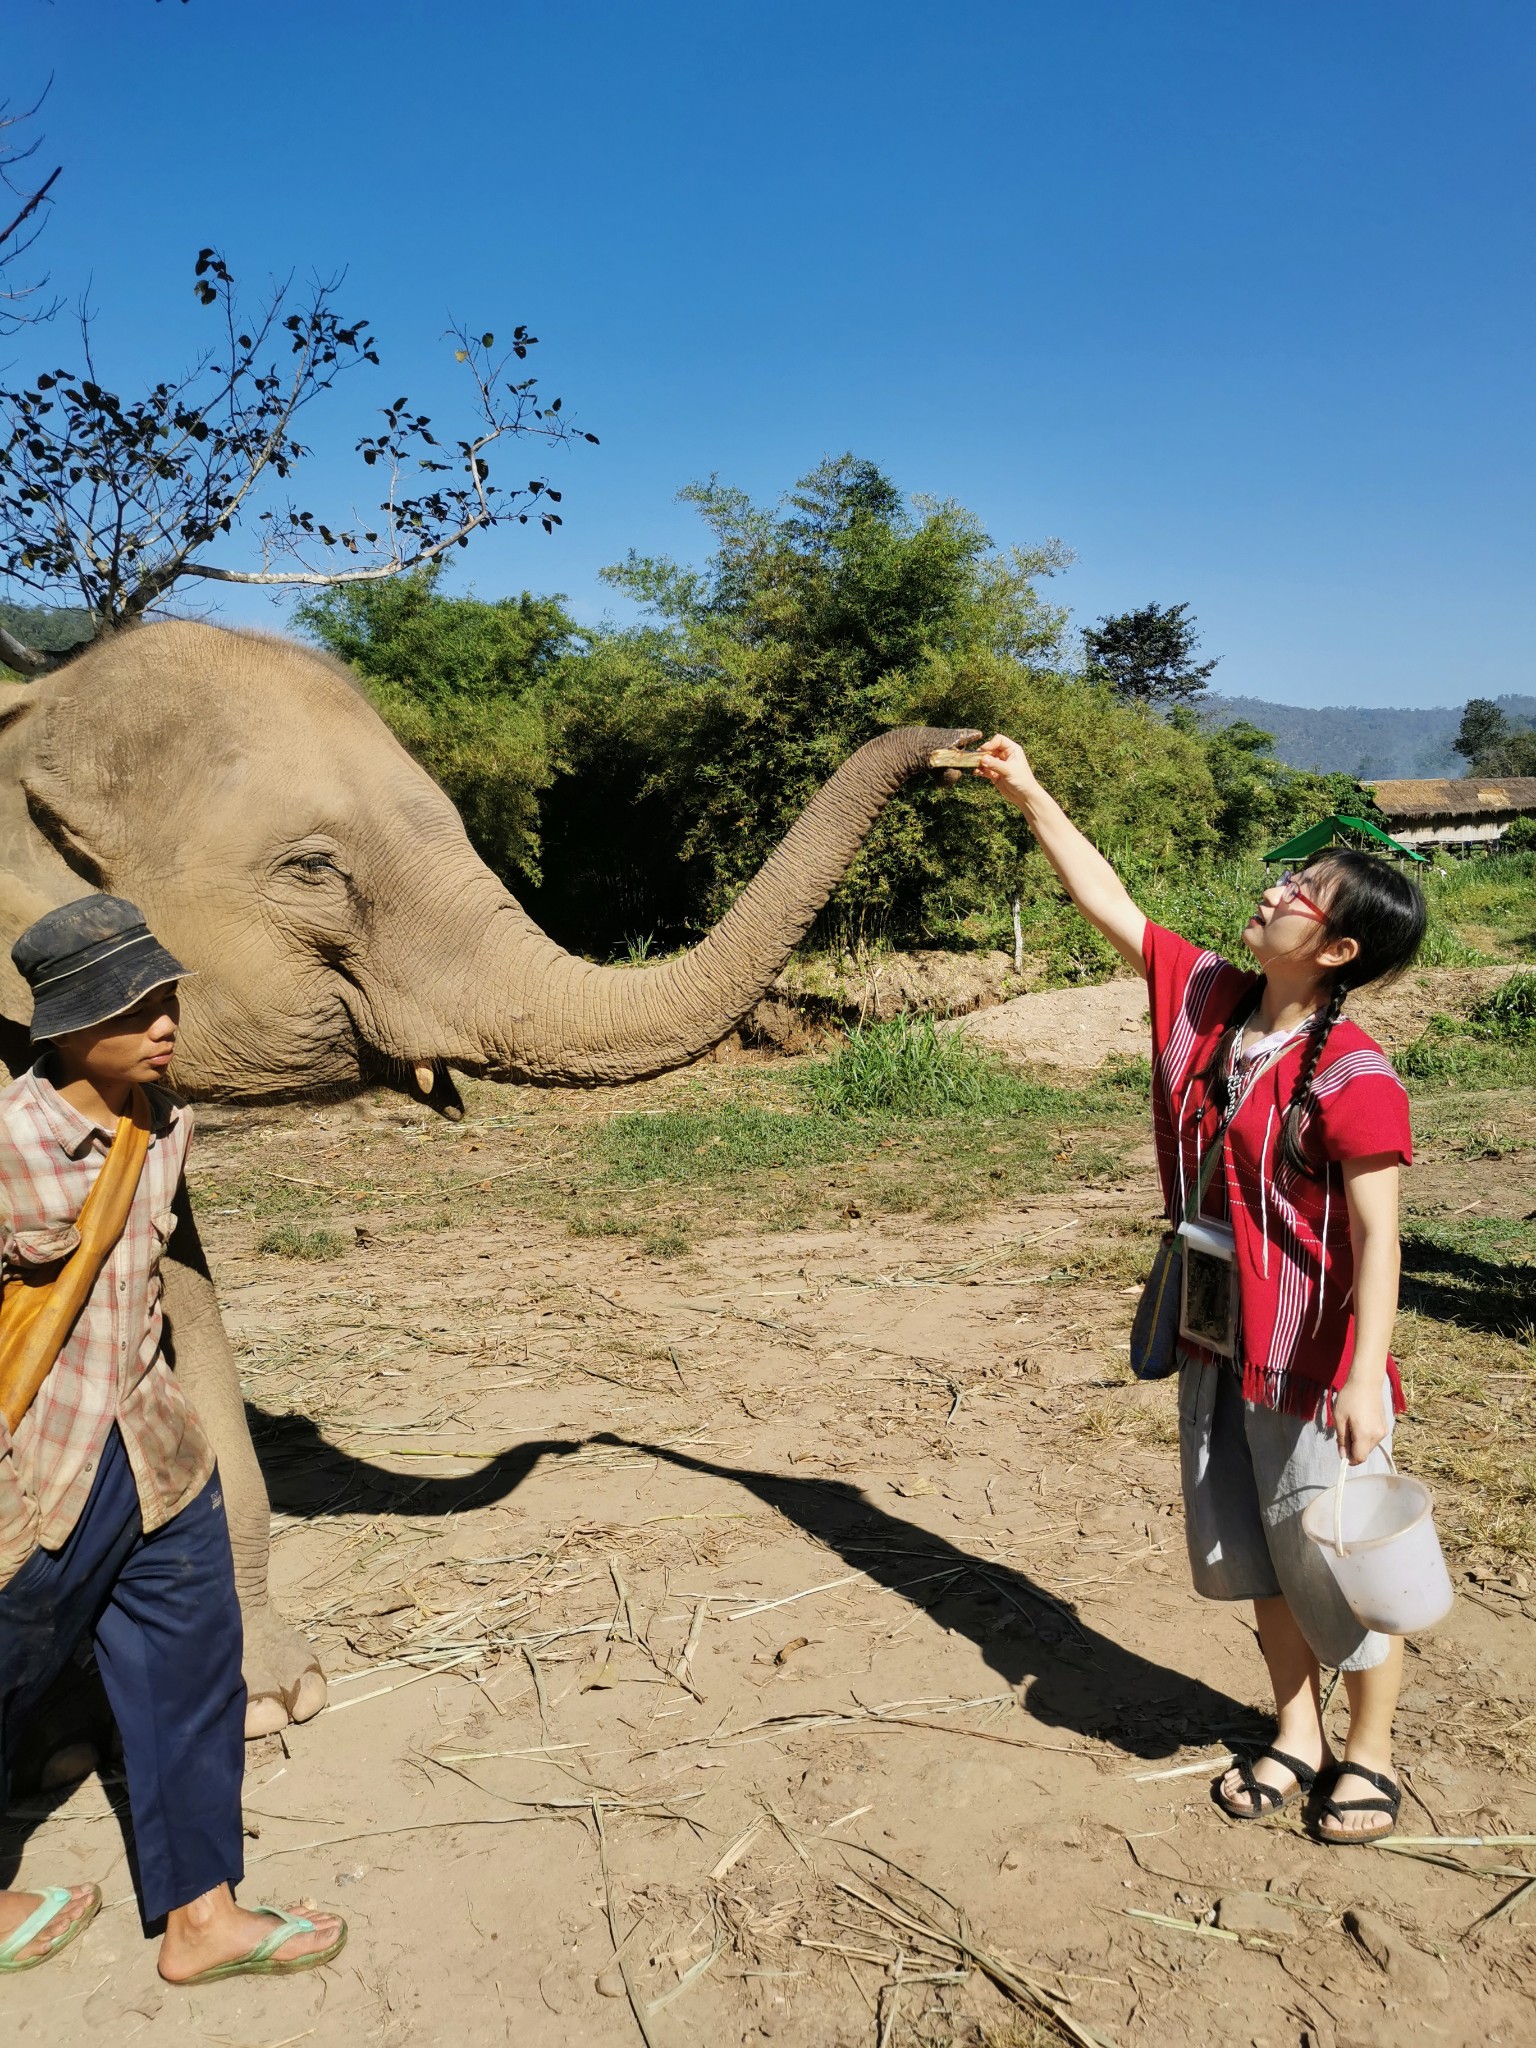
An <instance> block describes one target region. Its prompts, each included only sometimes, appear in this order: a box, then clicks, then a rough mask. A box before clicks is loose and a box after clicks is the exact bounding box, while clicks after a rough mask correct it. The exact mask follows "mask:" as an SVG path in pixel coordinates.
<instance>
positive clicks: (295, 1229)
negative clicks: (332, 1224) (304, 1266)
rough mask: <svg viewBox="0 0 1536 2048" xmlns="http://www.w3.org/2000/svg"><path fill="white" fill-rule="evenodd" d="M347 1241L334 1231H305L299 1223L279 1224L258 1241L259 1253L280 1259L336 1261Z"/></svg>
mask: <svg viewBox="0 0 1536 2048" xmlns="http://www.w3.org/2000/svg"><path fill="white" fill-rule="evenodd" d="M346 1248H347V1241H346V1239H345V1238H344V1237H342V1236H341V1235H340V1234H339V1233H338V1232H337V1231H334V1230H305V1229H303V1228H302V1227H301V1226H300V1225H299V1224H297V1223H279V1224H277V1225H276V1227H275V1228H273V1229H271V1230H268V1231H265V1232H263V1234H262V1235H261V1236H260V1237H259V1238H258V1239H257V1240H256V1249H257V1251H259V1252H275V1253H276V1254H277V1256H278V1257H279V1258H280V1259H336V1258H340V1256H341V1254H342V1253H343V1252H344V1251H345V1250H346Z"/></svg>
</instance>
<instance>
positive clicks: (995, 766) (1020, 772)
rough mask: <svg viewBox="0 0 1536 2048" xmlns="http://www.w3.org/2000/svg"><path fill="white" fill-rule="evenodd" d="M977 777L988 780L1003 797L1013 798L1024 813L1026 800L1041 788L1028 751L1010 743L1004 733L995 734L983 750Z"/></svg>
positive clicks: (1016, 742) (977, 767)
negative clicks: (1027, 753)
mask: <svg viewBox="0 0 1536 2048" xmlns="http://www.w3.org/2000/svg"><path fill="white" fill-rule="evenodd" d="M976 773H977V774H978V775H983V776H985V777H986V779H987V781H988V782H990V783H991V785H992V787H993V788H994V789H995V790H997V791H998V792H999V794H1000V795H1002V796H1005V797H1007V798H1009V800H1010V801H1011V802H1013V803H1016V804H1017V805H1018V806H1019V808H1020V809H1021V810H1022V809H1023V806H1024V802H1025V799H1026V798H1027V797H1031V796H1033V795H1034V794H1035V792H1036V790H1037V789H1038V788H1039V787H1040V785H1039V784H1038V783H1037V782H1036V780H1035V771H1034V769H1033V768H1031V767H1030V765H1029V758H1028V756H1027V755H1026V754H1025V752H1024V749H1023V748H1022V747H1021V746H1020V745H1019V743H1018V741H1017V740H1010V739H1008V738H1006V737H1005V736H1004V735H1003V734H1002V733H997V734H995V735H994V737H993V738H991V739H989V740H988V741H987V743H986V745H985V746H984V747H983V748H982V749H981V759H980V760H979V761H978V762H977V764H976Z"/></svg>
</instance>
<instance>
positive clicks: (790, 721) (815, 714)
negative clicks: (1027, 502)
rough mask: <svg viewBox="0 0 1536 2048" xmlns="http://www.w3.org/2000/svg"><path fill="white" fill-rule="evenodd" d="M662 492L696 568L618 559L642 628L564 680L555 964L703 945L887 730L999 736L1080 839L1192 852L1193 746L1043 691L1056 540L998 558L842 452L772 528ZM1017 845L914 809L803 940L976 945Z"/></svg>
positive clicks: (1196, 780) (974, 536)
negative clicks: (707, 548) (951, 729)
mask: <svg viewBox="0 0 1536 2048" xmlns="http://www.w3.org/2000/svg"><path fill="white" fill-rule="evenodd" d="M682 495H683V497H684V499H685V500H686V501H687V502H689V503H692V504H693V505H695V506H696V507H697V509H698V510H699V512H700V513H701V515H702V517H703V518H704V521H705V523H706V525H707V526H708V528H709V530H710V532H711V535H712V537H713V540H714V551H713V553H712V555H711V556H710V558H709V559H708V561H707V562H706V564H705V565H704V567H703V568H688V567H682V566H680V565H679V564H677V563H675V562H673V561H671V560H670V559H667V558H659V557H650V556H642V555H638V554H631V555H630V556H629V558H628V559H627V560H626V561H625V562H624V563H622V564H621V565H619V566H618V567H616V568H613V569H610V570H608V571H607V572H605V573H606V575H607V578H608V580H609V582H610V583H612V584H613V585H614V586H615V587H616V588H617V589H620V590H622V591H623V592H624V593H625V594H626V595H627V596H629V597H631V598H632V599H634V600H636V601H637V602H638V603H639V604H640V605H641V606H642V607H643V608H644V611H645V613H646V615H647V616H646V617H645V618H644V619H643V621H642V623H641V624H639V625H638V626H635V627H633V628H628V629H622V630H616V631H610V632H607V633H605V634H603V635H600V636H598V637H597V638H596V639H595V641H594V643H593V645H592V646H591V648H590V650H589V652H588V653H587V654H586V655H585V656H583V657H582V658H581V659H580V660H576V661H572V662H569V663H567V664H566V665H565V668H564V670H563V672H562V678H561V683H562V688H561V694H560V697H559V700H558V703H557V705H556V707H555V716H556V719H557V732H558V748H559V754H560V759H561V763H562V772H561V773H560V775H559V776H558V777H557V780H556V783H555V786H554V788H553V789H552V790H551V792H550V795H549V798H548V800H547V802H546V806H545V816H546V828H545V843H546V856H547V857H546V872H547V874H548V877H549V880H548V883H547V885H546V891H545V895H544V897H543V898H542V899H541V902H540V910H541V914H542V915H543V917H544V919H545V921H546V922H547V923H548V924H550V926H551V927H552V928H554V929H557V930H559V931H560V933H561V935H562V936H564V937H566V938H567V939H568V942H572V943H585V944H587V945H588V946H590V947H594V948H600V947H601V946H602V945H603V944H604V943H605V942H606V943H607V944H609V945H611V944H613V943H615V942H616V941H617V940H618V939H620V938H622V937H623V936H624V935H626V934H628V935H634V934H636V933H639V932H653V933H655V934H656V935H658V936H659V937H663V938H667V939H672V938H680V937H682V936H685V935H686V934H687V933H689V932H691V931H693V930H696V929H698V928H699V927H701V926H703V925H705V924H708V923H710V922H712V921H713V920H714V919H715V918H716V917H718V915H719V914H720V912H721V911H722V910H723V909H724V907H725V905H726V904H727V903H728V902H729V901H730V900H731V898H732V897H733V896H734V895H735V894H736V892H737V891H738V889H739V888H740V887H741V885H742V884H743V883H744V882H745V881H746V880H747V879H748V877H749V876H750V875H751V874H752V873H753V872H754V870H755V869H756V868H757V866H758V865H759V864H760V862H761V861H762V860H763V858H764V857H765V855H766V854H767V852H768V851H769V849H770V848H771V847H772V846H773V844H774V843H775V842H776V840H777V839H778V838H779V837H780V836H781V834H782V833H783V832H784V831H785V830H786V829H787V828H788V826H789V824H790V823H791V822H792V821H793V819H794V818H795V816H796V815H797V814H798V812H799V811H800V809H801V807H802V806H803V805H804V803H805V802H806V800H807V799H808V798H809V796H810V795H811V794H812V792H813V791H814V790H815V789H816V788H817V787H818V786H819V785H820V784H821V783H822V782H823V781H825V780H826V778H827V776H828V775H830V774H831V773H832V771H833V770H834V769H835V768H836V766H837V765H838V763H839V762H840V761H842V760H843V759H845V758H846V757H847V755H848V754H850V753H851V752H852V751H853V750H854V749H855V748H856V747H858V746H860V745H862V744H863V742H864V741H865V740H867V739H870V738H871V737H873V736H874V735H875V734H876V733H878V732H880V731H883V730H885V729H887V728H888V727H890V726H893V725H901V724H908V723H913V722H924V723H934V724H955V725H963V724H970V725H976V726H980V727H983V728H984V729H986V730H988V731H992V730H997V729H1005V730H1013V731H1016V732H1018V733H1019V734H1020V735H1021V737H1023V738H1025V739H1026V740H1027V741H1028V743H1029V744H1030V745H1031V747H1032V749H1033V750H1034V751H1035V752H1036V753H1037V754H1039V755H1040V756H1041V767H1042V771H1043V772H1046V773H1048V774H1052V775H1053V776H1054V778H1055V779H1054V781H1053V787H1057V788H1058V789H1060V791H1061V793H1062V794H1063V796H1064V798H1065V800H1066V801H1068V802H1069V804H1071V805H1072V807H1073V808H1074V811H1075V814H1076V815H1077V816H1078V817H1079V818H1080V820H1082V821H1083V822H1084V823H1085V824H1088V825H1089V827H1090V829H1102V830H1105V831H1123V832H1127V833H1130V834H1132V835H1137V834H1139V835H1141V836H1142V837H1144V838H1146V839H1147V840H1148V842H1149V843H1151V842H1152V841H1156V842H1157V843H1159V844H1166V845H1168V846H1170V847H1174V848H1178V849H1180V850H1182V851H1185V852H1189V851H1193V850H1195V849H1196V848H1198V847H1200V846H1203V845H1206V844H1208V843H1210V840H1211V836H1212V835H1211V832H1210V828H1209V826H1208V824H1207V823H1206V822H1205V819H1206V817H1207V815H1208V813H1209V811H1210V808H1211V805H1212V802H1213V792H1212V787H1211V782H1210V777H1209V775H1208V773H1207V772H1206V770H1205V767H1204V763H1203V760H1202V758H1201V753H1200V749H1199V746H1198V744H1197V743H1195V742H1192V741H1190V740H1189V739H1187V738H1186V737H1185V736H1184V735H1182V734H1178V733H1174V732H1171V731H1170V730H1169V729H1168V728H1167V727H1166V726H1163V725H1161V724H1159V723H1157V722H1156V721H1151V720H1148V719H1146V718H1145V717H1144V716H1143V715H1140V714H1138V713H1136V712H1134V711H1132V710H1130V709H1129V708H1127V707H1125V706H1123V705H1119V704H1116V703H1115V702H1114V700H1113V698H1112V696H1111V694H1110V693H1109V692H1107V691H1104V690H1101V689H1097V688H1094V687H1092V686H1087V685H1084V684H1083V683H1082V682H1080V681H1071V680H1068V679H1066V678H1064V677H1063V676H1062V674H1061V672H1060V671H1061V656H1062V636H1063V630H1064V626H1065V614H1064V612H1063V611H1062V610H1060V609H1059V608H1058V607H1055V606H1053V605H1051V604H1049V603H1048V602H1047V601H1046V600H1045V599H1044V598H1043V597H1042V596H1041V594H1040V591H1039V588H1038V585H1039V583H1040V581H1041V580H1042V579H1043V578H1044V577H1046V576H1049V575H1050V574H1051V573H1053V571H1055V570H1056V569H1058V568H1060V567H1062V566H1064V565H1065V563H1066V561H1067V560H1068V557H1067V556H1066V554H1065V552H1064V551H1063V550H1062V549H1061V548H1060V547H1059V545H1057V544H1056V543H1048V544H1046V545H1044V546H1042V547H1039V548H1034V549H1019V548H1011V549H1002V550H999V549H996V548H994V546H993V544H992V542H991V540H990V539H989V537H988V535H987V534H986V532H985V531H984V530H983V528H982V527H981V525H980V524H979V522H978V521H977V520H976V519H975V518H974V517H973V516H972V515H971V514H969V513H968V512H966V511H965V510H964V509H963V508H961V507H960V506H957V505H955V504H953V503H951V502H948V501H933V500H926V499H912V500H908V499H906V498H904V497H903V495H902V494H901V493H900V492H899V491H898V490H897V489H896V487H895V485H894V484H893V483H892V482H891V481H890V479H889V478H887V477H885V476H884V475H883V474H882V473H881V472H880V471H879V470H878V469H877V468H876V467H875V466H874V465H873V464H870V463H868V462H863V461H859V460H857V459H856V458H855V457H853V456H851V455H844V456H841V457H838V458H836V459H834V460H830V461H827V462H825V463H823V464H822V465H821V466H820V467H819V468H818V469H816V470H814V471H813V472H812V473H811V474H810V475H809V476H807V477H805V478H803V479H802V480H801V482H800V483H799V484H798V485H797V487H796V488H795V490H794V491H793V492H792V493H791V494H790V496H789V497H788V498H787V500H786V501H785V502H784V503H783V504H782V505H781V506H780V507H778V508H776V509H775V508H763V507H761V506H757V505H754V504H753V503H752V502H751V500H750V499H749V498H748V497H747V496H746V494H745V493H743V492H740V491H735V490H731V489H728V488H726V487H724V486H723V485H721V484H720V483H719V482H718V481H716V480H712V481H711V482H709V483H707V484H697V485H693V486H690V487H689V489H687V490H686V491H685V492H684V493H683V494H682ZM1133 770H1134V771H1135V772H1132V771H1133ZM1027 844H1028V841H1027V834H1026V833H1025V831H1024V829H1023V825H1022V821H1021V820H1020V819H1019V817H1018V814H1017V813H1016V812H1013V811H1012V810H1011V809H1009V808H1008V807H1006V806H1003V805H1001V804H999V803H997V802H996V801H995V799H993V798H992V797H991V795H990V792H987V791H983V790H981V789H979V788H977V787H970V786H965V787H962V788H961V789H959V790H956V791H953V792H949V791H945V792H936V791H923V790H913V791H910V792H909V793H907V794H905V795H904V796H903V797H901V798H900V799H899V800H898V801H897V802H896V803H894V804H892V805H891V806H890V808H889V809H888V810H887V812H886V813H885V815H884V816H883V817H882V818H881V820H880V822H879V824H878V825H877V826H876V828H875V830H874V831H873V832H872V833H871V835H870V837H869V839H868V841H867V842H866V844H865V846H864V848H863V850H862V852H861V853H860V855H859V857H858V859H857V860H856V861H855V863H854V865H853V867H852V869H851V870H850V872H849V874H848V876H847V878H846V879H845V881H844V883H843V885H842V886H841V888H840V889H839V890H838V892H837V894H836V896H835V897H834V898H833V900H832V902H831V904H830V905H829V906H828V909H827V911H826V912H825V913H824V914H823V919H822V923H821V927H820V936H821V937H822V938H823V939H837V940H840V941H847V940H855V939H859V938H876V937H879V938H885V939H889V940H892V941H896V942H903V943H910V942H913V941H917V940H921V939H928V940H933V939H942V938H944V937H953V936H959V935H962V934H965V933H970V934H971V935H973V936H975V935H978V928H979V925H985V924H986V922H987V920H988V919H991V918H1002V919H1006V907H1005V906H1006V903H1007V900H1008V897H1009V895H1010V894H1011V893H1012V891H1013V890H1014V888H1015V887H1016V886H1017V882H1018V877H1019V874H1020V870H1021V863H1022V861H1023V858H1024V854H1025V851H1026V848H1027ZM594 917H595V918H597V919H599V920H600V919H602V918H604V917H607V918H609V919H611V920H622V922H621V923H619V925H618V928H617V929H616V930H615V929H613V928H612V927H611V926H610V928H609V929H608V930H606V931H604V930H603V928H602V927H601V924H594V922H593V919H594Z"/></svg>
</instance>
